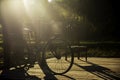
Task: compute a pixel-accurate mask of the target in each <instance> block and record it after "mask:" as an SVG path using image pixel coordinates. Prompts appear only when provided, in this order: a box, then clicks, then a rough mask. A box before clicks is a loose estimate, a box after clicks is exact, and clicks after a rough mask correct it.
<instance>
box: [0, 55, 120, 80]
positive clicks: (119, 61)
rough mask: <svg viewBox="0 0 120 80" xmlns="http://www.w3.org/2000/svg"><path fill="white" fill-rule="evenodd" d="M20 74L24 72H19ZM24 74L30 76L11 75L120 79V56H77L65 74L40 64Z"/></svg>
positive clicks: (44, 79) (41, 79)
mask: <svg viewBox="0 0 120 80" xmlns="http://www.w3.org/2000/svg"><path fill="white" fill-rule="evenodd" d="M1 72H2V71H1ZM20 72H21V71H20ZM12 73H13V72H12ZM19 75H23V74H20V73H19ZM24 75H29V76H28V77H25V78H26V79H25V78H24V77H23V76H18V75H16V74H14V75H11V76H13V77H15V76H16V77H15V78H17V77H19V78H21V80H22V77H23V78H24V79H25V80H28V79H29V80H118V79H120V58H96V57H91V58H88V61H87V62H85V61H84V58H81V60H78V59H77V58H75V60H74V64H73V67H72V68H71V70H70V71H69V72H67V73H65V74H64V75H52V74H46V73H44V71H43V70H42V69H41V68H40V67H39V65H38V64H35V65H34V67H33V68H30V69H29V70H28V71H27V74H25V73H24ZM24 79H23V80H24ZM0 80H1V79H0Z"/></svg>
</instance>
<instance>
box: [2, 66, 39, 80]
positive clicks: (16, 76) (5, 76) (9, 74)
mask: <svg viewBox="0 0 120 80" xmlns="http://www.w3.org/2000/svg"><path fill="white" fill-rule="evenodd" d="M0 80H41V79H40V78H38V77H36V76H31V75H29V74H28V73H27V72H26V71H25V70H24V69H23V68H19V69H13V70H2V73H1V75H0Z"/></svg>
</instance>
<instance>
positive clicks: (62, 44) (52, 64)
mask: <svg viewBox="0 0 120 80" xmlns="http://www.w3.org/2000/svg"><path fill="white" fill-rule="evenodd" d="M43 57H44V60H45V64H46V66H47V68H48V70H50V71H51V72H52V73H54V74H64V73H66V72H68V71H69V70H70V69H71V67H72V64H73V59H74V58H73V53H72V51H71V47H70V46H69V44H68V43H67V42H66V41H65V40H62V39H59V38H55V39H52V40H50V41H49V42H48V43H47V44H46V46H45V48H44V53H43Z"/></svg>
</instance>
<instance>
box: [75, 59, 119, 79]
mask: <svg viewBox="0 0 120 80" xmlns="http://www.w3.org/2000/svg"><path fill="white" fill-rule="evenodd" d="M81 61H83V60H81ZM87 63H88V64H91V65H90V66H81V65H79V64H77V63H74V65H76V66H78V67H80V68H82V69H84V70H85V71H88V72H90V73H92V74H94V75H96V76H98V77H100V78H102V79H104V80H120V74H118V73H116V72H113V71H111V70H110V69H108V68H106V67H103V66H100V65H98V64H94V63H92V62H88V61H87Z"/></svg>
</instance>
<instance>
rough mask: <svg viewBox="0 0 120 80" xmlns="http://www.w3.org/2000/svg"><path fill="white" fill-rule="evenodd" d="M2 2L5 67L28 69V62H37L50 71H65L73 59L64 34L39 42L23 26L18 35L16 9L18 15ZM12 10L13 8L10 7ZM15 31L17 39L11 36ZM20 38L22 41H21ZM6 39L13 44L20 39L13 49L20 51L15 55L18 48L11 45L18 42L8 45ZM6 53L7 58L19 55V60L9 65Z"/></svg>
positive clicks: (18, 24)
mask: <svg viewBox="0 0 120 80" xmlns="http://www.w3.org/2000/svg"><path fill="white" fill-rule="evenodd" d="M11 3H12V2H11ZM4 4H6V2H5V3H4V2H3V3H1V11H0V12H1V13H0V15H1V24H2V26H3V41H4V53H5V55H4V56H5V57H4V59H5V67H6V68H7V69H9V68H10V67H15V68H21V67H23V68H25V69H26V70H28V69H29V67H30V66H31V65H34V64H35V63H36V62H37V63H43V64H44V66H46V67H47V69H48V70H49V71H50V72H52V73H53V74H64V73H66V72H68V71H69V70H70V69H71V67H72V64H73V61H74V55H73V52H72V49H71V46H70V44H69V42H68V41H67V40H66V39H65V38H64V37H60V35H55V36H54V37H52V38H50V39H49V40H47V41H43V42H42V41H40V40H38V39H37V37H36V34H35V33H36V32H35V31H34V30H32V29H30V28H28V29H26V30H25V28H23V32H26V34H24V35H21V33H23V32H22V30H19V31H20V32H19V31H18V32H17V31H15V30H18V28H19V29H21V23H20V21H19V20H18V19H19V18H20V17H19V15H20V14H19V12H18V13H17V11H16V14H18V15H16V14H15V12H14V11H9V9H10V10H12V9H11V7H4ZM7 4H8V3H7ZM19 6H20V5H19ZM20 7H21V6H20ZM6 8H7V9H6ZM14 9H16V8H15V7H14ZM16 10H17V9H16ZM2 11H3V12H2ZM7 11H9V15H7V13H6V12H7ZM14 14H15V15H14ZM6 16H7V17H6ZM12 16H15V17H12ZM11 19H13V20H11ZM6 23H7V24H6ZM9 26H10V27H9ZM16 26H18V27H16ZM6 32H7V33H6ZM16 34H20V36H19V35H17V38H19V39H17V38H16V36H14V35H16ZM11 36H12V37H11ZM10 38H12V39H10ZM22 38H23V40H21V39H22ZM9 40H11V41H13V43H15V41H16V40H18V41H17V42H18V43H19V40H20V41H21V43H19V44H20V48H18V49H17V50H18V51H20V52H21V54H19V55H18V54H17V52H18V51H17V50H16V47H15V46H14V45H18V43H17V42H16V43H15V44H14V45H12V43H10V41H9ZM22 41H23V42H22ZM8 43H10V44H8ZM11 45H12V46H13V48H14V49H13V50H10V49H11ZM18 46H19V45H18ZM18 46H17V47H18ZM20 52H19V53H20ZM8 55H9V56H8ZM10 56H12V57H11V59H13V58H14V59H16V58H19V56H20V57H21V58H22V59H18V61H16V60H13V66H9V65H10V64H8V62H9V60H10Z"/></svg>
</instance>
